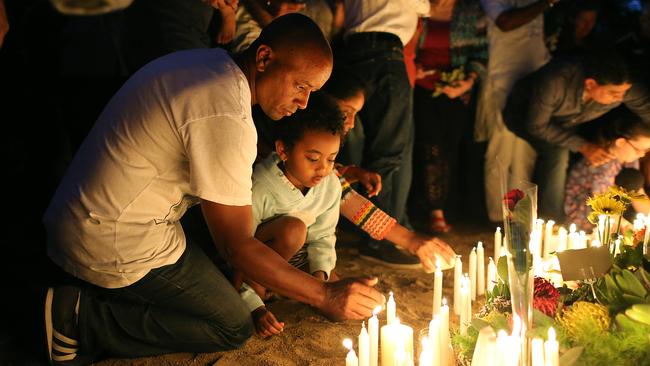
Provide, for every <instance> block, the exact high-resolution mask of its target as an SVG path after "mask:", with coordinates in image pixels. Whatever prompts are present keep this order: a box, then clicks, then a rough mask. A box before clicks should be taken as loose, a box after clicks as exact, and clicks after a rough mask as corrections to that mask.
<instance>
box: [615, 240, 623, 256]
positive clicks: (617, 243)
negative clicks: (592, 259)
mask: <svg viewBox="0 0 650 366" xmlns="http://www.w3.org/2000/svg"><path fill="white" fill-rule="evenodd" d="M620 252H621V239H616V240H614V256H616V255H618V254H619V253H620Z"/></svg>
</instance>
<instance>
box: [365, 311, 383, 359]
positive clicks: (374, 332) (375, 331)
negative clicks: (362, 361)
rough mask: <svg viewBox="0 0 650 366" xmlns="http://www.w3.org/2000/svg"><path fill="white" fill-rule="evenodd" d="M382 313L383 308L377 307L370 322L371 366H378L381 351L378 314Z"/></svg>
mask: <svg viewBox="0 0 650 366" xmlns="http://www.w3.org/2000/svg"><path fill="white" fill-rule="evenodd" d="M380 311H381V306H377V307H376V308H375V310H373V311H372V317H371V318H370V319H369V320H368V333H369V335H370V366H377V360H378V358H379V357H378V355H379V353H378V351H379V319H377V314H379V312H380Z"/></svg>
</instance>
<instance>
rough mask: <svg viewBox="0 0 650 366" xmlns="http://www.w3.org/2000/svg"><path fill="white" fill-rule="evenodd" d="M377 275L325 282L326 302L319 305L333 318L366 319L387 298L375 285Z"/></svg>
mask: <svg viewBox="0 0 650 366" xmlns="http://www.w3.org/2000/svg"><path fill="white" fill-rule="evenodd" d="M378 281H379V280H378V279H377V278H376V277H372V278H370V277H358V278H344V279H341V280H338V281H332V282H326V283H325V291H326V293H325V302H324V303H323V304H322V305H321V306H320V307H319V310H320V311H322V312H323V314H324V315H325V316H327V317H328V318H330V319H332V320H336V321H338V320H345V319H364V318H368V317H370V316H372V310H373V309H374V308H376V307H377V306H381V305H383V304H384V302H385V301H386V299H385V298H384V296H383V295H382V294H381V293H379V291H377V290H375V289H374V288H373V286H375V285H376V284H377V282H378Z"/></svg>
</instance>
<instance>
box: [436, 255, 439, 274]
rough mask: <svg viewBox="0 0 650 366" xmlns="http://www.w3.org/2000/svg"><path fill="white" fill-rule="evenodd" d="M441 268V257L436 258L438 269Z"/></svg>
mask: <svg viewBox="0 0 650 366" xmlns="http://www.w3.org/2000/svg"><path fill="white" fill-rule="evenodd" d="M437 270H440V258H436V271H437Z"/></svg>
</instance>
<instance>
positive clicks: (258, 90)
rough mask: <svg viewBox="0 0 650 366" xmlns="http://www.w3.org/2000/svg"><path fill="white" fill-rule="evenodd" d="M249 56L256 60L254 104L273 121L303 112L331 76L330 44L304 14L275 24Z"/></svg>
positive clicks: (294, 14)
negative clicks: (310, 96) (312, 94)
mask: <svg viewBox="0 0 650 366" xmlns="http://www.w3.org/2000/svg"><path fill="white" fill-rule="evenodd" d="M246 53H247V54H248V57H250V58H254V60H255V77H254V79H255V80H254V83H253V84H252V85H253V90H252V92H253V93H254V94H253V98H254V101H255V102H256V103H258V104H259V105H260V107H262V110H263V111H264V113H266V115H267V116H269V117H270V118H272V119H274V120H278V119H280V118H282V117H285V116H289V115H291V114H293V112H295V111H296V110H297V109H298V108H300V109H304V108H305V107H306V106H307V101H308V100H309V94H310V93H311V92H313V91H316V90H318V89H320V87H321V86H323V84H325V82H326V81H327V79H328V78H329V76H330V73H331V72H332V65H333V58H332V49H331V48H330V45H329V42H328V41H327V39H325V36H324V35H323V32H321V30H320V28H318V25H316V23H314V21H313V20H311V19H309V18H308V17H306V16H304V15H302V14H297V13H292V14H287V15H283V16H281V17H278V18H276V19H275V20H273V21H272V22H271V23H270V24H269V25H268V26H266V27H265V28H264V29H263V30H262V33H261V34H260V36H259V38H258V39H257V40H255V42H253V44H252V45H251V46H250V47H249V49H248V50H247V51H246Z"/></svg>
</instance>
